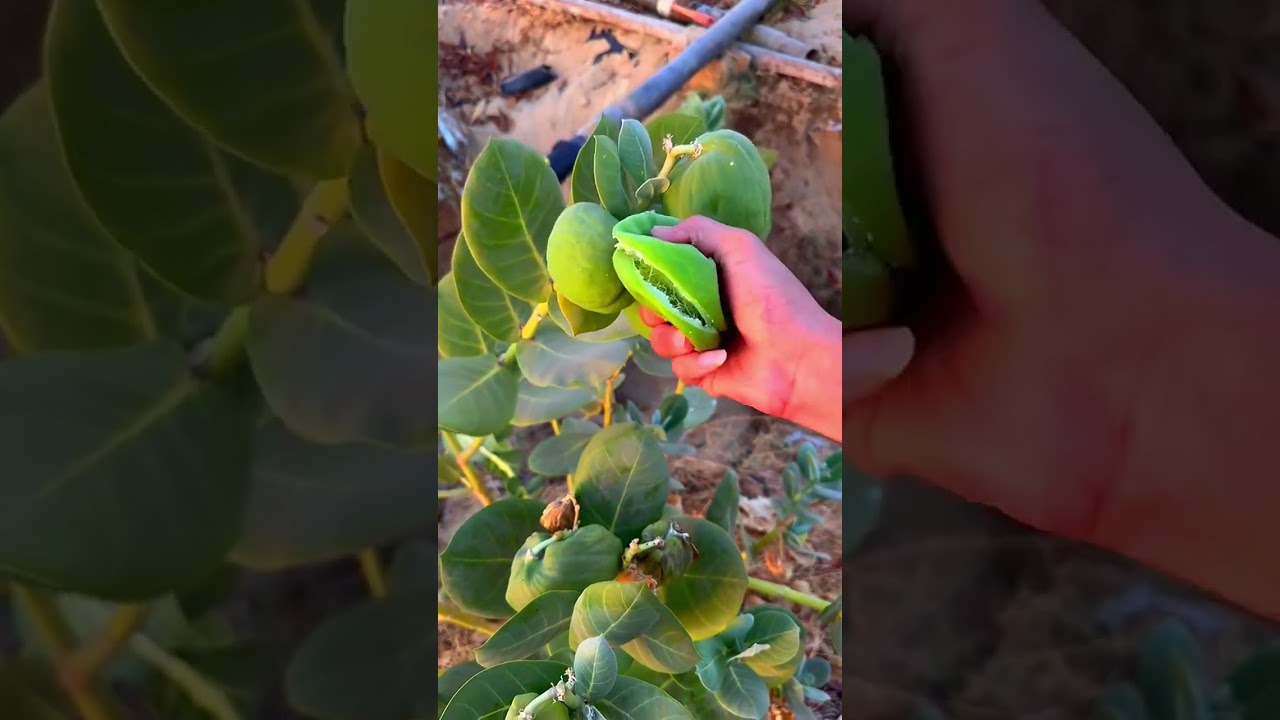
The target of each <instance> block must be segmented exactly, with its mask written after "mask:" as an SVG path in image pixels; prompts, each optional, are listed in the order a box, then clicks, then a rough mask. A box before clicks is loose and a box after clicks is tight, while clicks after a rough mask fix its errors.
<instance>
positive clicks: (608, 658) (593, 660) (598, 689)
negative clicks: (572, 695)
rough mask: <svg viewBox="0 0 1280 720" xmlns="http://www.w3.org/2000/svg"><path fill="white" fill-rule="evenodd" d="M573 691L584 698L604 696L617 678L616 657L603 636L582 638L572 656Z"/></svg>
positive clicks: (588, 699)
mask: <svg viewBox="0 0 1280 720" xmlns="http://www.w3.org/2000/svg"><path fill="white" fill-rule="evenodd" d="M573 675H574V678H575V680H576V681H577V682H576V683H575V685H574V691H575V692H576V693H577V694H578V695H581V696H582V697H583V698H584V699H585V700H587V701H591V700H592V699H594V698H598V697H605V696H607V695H608V693H609V691H610V690H612V689H613V684H614V683H615V682H617V680H618V657H617V655H615V654H614V652H613V648H611V647H609V643H608V642H606V641H605V639H604V638H603V637H593V638H587V639H586V640H583V641H582V642H581V643H580V644H579V645H578V650H577V652H576V653H574V656H573Z"/></svg>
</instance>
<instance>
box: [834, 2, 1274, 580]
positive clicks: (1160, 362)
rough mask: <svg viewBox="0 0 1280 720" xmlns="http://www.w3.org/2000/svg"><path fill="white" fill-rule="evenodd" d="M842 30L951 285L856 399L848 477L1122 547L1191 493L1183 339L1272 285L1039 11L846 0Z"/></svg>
mask: <svg viewBox="0 0 1280 720" xmlns="http://www.w3.org/2000/svg"><path fill="white" fill-rule="evenodd" d="M845 18H846V21H847V22H848V21H853V22H855V23H858V24H857V25H855V27H854V28H853V31H854V32H857V31H859V30H869V31H870V33H871V35H872V38H873V40H874V41H875V42H876V43H877V45H878V46H879V47H880V48H881V49H882V50H885V51H887V53H888V56H889V58H888V60H887V64H890V65H892V66H893V69H894V70H896V71H897V74H896V75H894V79H895V81H900V83H899V85H900V90H901V96H900V103H898V107H897V108H896V109H897V110H900V111H901V117H900V118H895V119H898V120H899V121H900V122H901V124H902V125H903V130H904V136H903V137H904V138H905V139H906V141H907V144H908V145H909V146H910V147H911V149H912V150H913V151H914V155H916V156H918V157H916V158H915V160H916V163H914V165H916V166H918V169H919V170H920V171H921V172H922V173H923V177H922V178H921V179H919V181H918V182H917V183H915V184H917V185H918V186H919V187H920V188H921V189H922V190H923V196H924V197H923V202H924V203H925V205H926V206H927V208H928V214H929V215H930V216H931V217H932V219H933V221H934V224H935V226H936V232H937V240H938V241H939V244H940V246H941V248H942V249H943V250H944V251H945V254H946V257H947V260H948V261H949V265H950V269H951V270H952V271H953V272H952V273H951V276H950V278H949V284H948V285H947V286H946V287H945V288H944V289H943V290H942V291H941V292H940V297H939V298H936V299H935V301H934V302H933V303H932V305H931V307H932V310H933V312H931V313H930V314H928V315H927V316H926V317H924V318H922V319H921V320H920V322H919V323H918V324H917V323H913V328H914V329H915V330H916V331H917V335H918V342H919V348H918V351H917V356H916V358H915V359H913V361H912V362H911V364H910V365H909V366H908V368H907V370H906V371H905V372H904V373H903V374H902V375H901V376H900V377H899V378H897V379H895V380H893V381H892V382H890V383H889V384H888V385H887V386H886V387H884V388H883V389H878V390H872V391H870V392H866V391H865V390H866V388H850V387H848V386H846V392H845V395H846V397H845V401H846V414H847V418H846V429H847V430H848V431H849V437H850V442H849V443H848V446H847V449H848V452H849V453H850V455H849V456H850V458H851V460H853V461H854V462H855V463H857V464H858V465H859V466H861V467H862V468H863V469H865V470H867V471H869V472H873V473H877V474H884V475H889V474H907V475H913V476H916V477H921V478H924V479H927V480H930V481H933V482H935V483H938V484H940V485H942V486H944V487H947V488H948V489H951V490H952V491H954V492H957V493H959V494H961V495H963V496H965V497H967V498H969V499H971V500H975V501H978V502H982V503H985V504H989V505H994V506H996V507H998V508H1000V509H1001V510H1003V511H1005V512H1007V513H1008V514H1010V515H1012V516H1013V517H1015V518H1018V519H1020V520H1022V521H1023V522H1026V523H1029V524H1031V525H1033V526H1036V527H1039V528H1041V529H1044V530H1047V531H1050V532H1054V533H1057V534H1061V535H1066V536H1069V537H1076V538H1082V539H1086V540H1092V541H1094V542H1098V543H1099V544H1102V545H1105V546H1108V547H1112V548H1113V549H1122V550H1124V549H1128V550H1130V551H1132V550H1133V544H1132V542H1131V540H1132V538H1134V537H1138V536H1141V535H1142V534H1143V533H1144V532H1145V531H1146V528H1143V527H1140V525H1141V524H1142V523H1143V522H1158V521H1167V520H1168V518H1167V517H1165V518H1163V520H1162V519H1161V518H1159V517H1158V516H1159V513H1156V512H1151V507H1150V503H1151V502H1152V498H1156V497H1161V498H1163V497H1168V496H1169V495H1170V494H1172V493H1173V492H1174V491H1173V490H1171V489H1170V488H1169V486H1168V484H1169V483H1170V481H1171V478H1173V477H1181V476H1183V475H1187V472H1186V471H1185V470H1181V471H1177V472H1174V471H1170V470H1171V469H1170V467H1169V464H1170V462H1171V461H1172V459H1173V458H1175V457H1182V458H1183V459H1185V457H1184V456H1181V455H1179V454H1176V453H1171V452H1168V449H1167V447H1166V448H1163V449H1161V448H1158V447H1157V446H1158V445H1160V443H1161V442H1162V440H1161V439H1163V442H1165V443H1166V444H1167V443H1168V442H1169V438H1176V437H1179V436H1186V434H1187V433H1186V426H1185V424H1184V425H1179V424H1178V423H1180V422H1183V420H1182V418H1181V414H1180V413H1176V412H1168V409H1169V408H1170V407H1171V406H1174V407H1176V405H1174V403H1173V401H1172V400H1171V398H1172V397H1180V396H1183V395H1184V392H1183V391H1184V388H1186V383H1185V380H1184V381H1182V383H1181V384H1179V381H1178V380H1174V379H1173V378H1175V377H1176V376H1177V375H1178V372H1177V370H1176V369H1175V368H1183V369H1184V370H1185V368H1186V367H1187V366H1194V365H1195V363H1193V362H1191V361H1189V360H1188V358H1189V357H1191V356H1189V355H1188V352H1189V346H1190V345H1194V344H1196V343H1195V342H1194V341H1192V340H1190V338H1194V337H1197V332H1199V331H1201V330H1204V329H1205V328H1211V327H1214V326H1215V325H1214V323H1218V324H1220V322H1221V316H1219V318H1218V319H1217V320H1215V319H1213V315H1214V314H1215V313H1219V314H1220V312H1219V311H1221V309H1222V308H1220V307H1218V308H1217V310H1210V309H1209V307H1210V306H1211V305H1213V306H1216V303H1209V302H1208V301H1207V298H1208V297H1219V296H1223V295H1226V294H1231V293H1233V292H1235V291H1233V290H1230V289H1228V288H1227V287H1226V283H1224V282H1223V280H1222V278H1223V277H1228V278H1234V280H1235V281H1236V282H1241V283H1242V284H1244V285H1246V286H1253V287H1261V286H1262V283H1264V282H1265V279H1261V278H1260V277H1259V274H1258V271H1257V270H1251V269H1250V268H1249V267H1241V265H1242V263H1241V261H1240V259H1241V258H1246V257H1254V256H1256V255H1257V253H1254V252H1252V251H1249V252H1245V251H1242V249H1241V248H1242V245H1241V242H1236V239H1237V238H1242V237H1251V236H1252V235H1251V233H1250V231H1249V230H1248V228H1246V227H1245V223H1243V221H1241V220H1240V219H1239V218H1237V217H1235V216H1234V215H1233V214H1232V213H1230V212H1229V211H1228V210H1227V209H1226V208H1225V206H1224V205H1223V204H1222V203H1221V202H1220V201H1219V200H1218V199H1217V198H1216V197H1214V196H1213V195H1212V193H1211V192H1210V191H1209V190H1208V189H1207V188H1206V187H1205V185H1204V183H1203V182H1202V181H1201V180H1200V179H1199V178H1198V177H1197V175H1196V173H1195V172H1194V170H1193V169H1192V168H1191V167H1190V165H1189V164H1188V162H1187V161H1186V160H1185V159H1184V158H1183V157H1182V156H1181V155H1180V154H1179V152H1178V151H1177V149H1176V148H1175V147H1174V146H1173V144H1172V143H1171V141H1170V140H1169V139H1168V138H1167V137H1166V136H1165V135H1164V134H1163V132H1162V131H1161V130H1160V128H1159V127H1157V126H1156V125H1155V123H1154V122H1153V121H1152V120H1151V119H1150V118H1149V117H1148V116H1147V114H1146V113H1145V111H1144V110H1143V109H1142V108H1141V107H1140V106H1139V105H1138V104H1137V102H1136V101H1135V100H1134V99H1133V98H1131V97H1130V96H1129V94H1128V93H1127V92H1126V91H1125V89H1124V88H1123V87H1122V86H1121V85H1120V84H1119V83H1118V82H1117V81H1116V80H1115V79H1114V78H1112V77H1111V76H1110V75H1109V74H1108V73H1107V72H1106V70H1105V69H1104V68H1103V67H1102V66H1101V65H1100V64H1099V63H1098V62H1097V61H1096V60H1094V58H1092V57H1091V56H1090V55H1089V54H1088V53H1087V52H1086V51H1085V50H1084V48H1083V47H1082V46H1080V45H1079V44H1078V43H1077V42H1076V41H1075V39H1074V38H1072V37H1071V36H1070V35H1069V34H1068V33H1067V31H1066V30H1065V29H1064V28H1062V27H1060V26H1059V25H1058V24H1057V23H1056V22H1055V21H1054V20H1053V18H1052V17H1050V16H1049V14H1048V13H1047V11H1046V10H1044V9H1043V8H1042V7H1041V6H1040V3H1037V2H1030V1H1027V0H973V1H972V2H965V3H957V2H952V1H951V0H896V1H894V0H848V1H846V2H845ZM891 97H895V95H894V94H893V93H891ZM896 150H899V151H901V150H903V148H896ZM900 157H905V155H903V154H901V153H900ZM911 169H913V164H912V163H907V164H906V165H905V166H904V167H903V170H908V171H909V170H911ZM913 180H914V179H913ZM907 184H908V185H911V184H912V183H911V182H908V183H907ZM1210 238H1212V240H1209V239H1210ZM1242 242H1245V243H1246V244H1247V243H1249V242H1252V241H1242ZM1247 264H1248V263H1247V261H1246V262H1245V263H1244V265H1247ZM1262 266H1265V264H1263V265H1262ZM1226 268H1232V269H1231V271H1230V272H1226V273H1224V269H1226ZM1246 276H1248V278H1249V279H1245V278H1246ZM1228 282H1230V281H1228ZM1271 282H1272V283H1273V284H1274V279H1272V281H1271ZM1205 332H1206V333H1209V332H1210V331H1207V330H1206V331H1205ZM1205 336H1207V335H1205ZM1214 336H1217V335H1214ZM859 338H860V334H855V335H852V336H850V338H849V339H848V340H847V341H846V350H845V362H846V363H849V362H856V361H857V357H858V350H857V346H858V343H859V342H860V339H859ZM1201 359H1205V358H1201ZM1213 364H1214V362H1213V361H1212V360H1210V361H1209V362H1203V363H1200V365H1201V367H1208V366H1211V365H1213ZM1184 374H1185V372H1184ZM1191 394H1192V393H1185V395H1187V396H1188V397H1185V398H1184V399H1185V400H1186V401H1187V404H1188V405H1189V404H1190V403H1192V402H1197V401H1198V399H1197V398H1191V397H1189V396H1190V395H1191ZM1201 394H1202V395H1203V393H1201ZM1158 408H1159V410H1158ZM1162 451H1163V454H1164V456H1165V458H1166V459H1163V460H1162V459H1159V458H1158V456H1159V455H1160V454H1161V452H1162ZM1218 462H1222V458H1218ZM1184 464H1185V465H1187V466H1188V467H1190V466H1191V463H1190V462H1187V463H1184ZM1191 482H1192V481H1191V480H1188V484H1190V483H1191ZM1161 483H1163V484H1164V487H1161ZM1200 486H1201V487H1199V488H1197V487H1192V486H1188V487H1183V488H1180V489H1179V490H1178V491H1177V492H1182V493H1184V494H1186V495H1187V497H1198V496H1197V495H1196V493H1200V495H1204V494H1206V492H1205V490H1204V489H1203V482H1200ZM1206 500H1208V498H1206ZM1203 506H1204V504H1202V507H1203ZM1122 518H1123V520H1122ZM1134 554H1137V555H1142V553H1134ZM1147 559H1150V558H1149V557H1148V558H1147ZM1182 571H1183V572H1188V571H1187V570H1186V568H1185V567H1184V568H1182Z"/></svg>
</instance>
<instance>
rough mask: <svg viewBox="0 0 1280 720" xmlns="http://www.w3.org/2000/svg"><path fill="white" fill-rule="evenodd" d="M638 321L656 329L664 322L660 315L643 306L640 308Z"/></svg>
mask: <svg viewBox="0 0 1280 720" xmlns="http://www.w3.org/2000/svg"><path fill="white" fill-rule="evenodd" d="M640 320H641V321H642V322H644V324H645V325H648V326H649V327H658V326H659V325H661V324H663V323H665V322H666V320H663V319H662V316H661V315H659V314H658V313H656V312H654V311H652V310H650V309H649V308H647V307H645V306H643V305H641V306H640Z"/></svg>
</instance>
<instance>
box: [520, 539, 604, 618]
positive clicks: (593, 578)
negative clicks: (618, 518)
mask: <svg viewBox="0 0 1280 720" xmlns="http://www.w3.org/2000/svg"><path fill="white" fill-rule="evenodd" d="M550 537H551V536H550V535H548V534H547V533H544V532H535V533H534V534H532V535H530V536H529V539H528V540H525V543H524V546H522V547H521V548H520V549H519V550H517V551H516V556H515V558H514V559H513V561H512V563H511V578H510V579H509V580H508V581H507V596H506V597H507V604H508V605H510V606H511V607H512V608H514V609H515V610H517V611H519V610H522V609H523V608H524V606H525V605H528V604H529V603H531V602H533V599H534V598H536V597H538V596H539V595H541V594H542V593H545V592H550V591H552V590H572V591H574V592H579V591H582V590H585V589H586V588H587V586H588V585H591V584H593V583H598V582H603V581H605V580H612V579H614V578H616V577H617V576H618V572H619V570H621V568H622V541H621V540H619V539H618V538H617V537H616V536H614V534H613V533H611V532H609V531H608V530H606V529H604V527H603V526H601V525H584V526H582V527H580V528H578V529H577V530H574V531H572V532H570V533H568V535H567V536H566V537H564V538H562V539H560V540H554V541H552V542H551V543H549V544H547V545H545V546H544V549H542V551H541V552H540V554H539V555H538V556H536V557H529V551H530V550H532V549H534V547H535V546H537V545H539V544H540V543H542V542H543V541H544V540H547V539H548V538H550Z"/></svg>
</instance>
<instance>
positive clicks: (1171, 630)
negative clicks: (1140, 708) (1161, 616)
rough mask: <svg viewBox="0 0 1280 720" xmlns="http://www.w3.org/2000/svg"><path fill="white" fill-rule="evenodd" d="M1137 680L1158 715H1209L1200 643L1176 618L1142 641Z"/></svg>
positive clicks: (1198, 719) (1202, 718)
mask: <svg viewBox="0 0 1280 720" xmlns="http://www.w3.org/2000/svg"><path fill="white" fill-rule="evenodd" d="M1138 684H1139V685H1140V686H1141V688H1142V692H1143V695H1144V696H1145V697H1146V699H1147V702H1148V703H1149V705H1150V706H1151V712H1152V715H1154V716H1155V717H1158V718H1168V719H1169V720H1207V718H1209V705H1208V699H1207V697H1206V694H1205V690H1204V667H1203V664H1202V659H1201V655H1200V646H1199V645H1198V644H1197V643H1196V640H1195V638H1194V637H1193V636H1192V635H1191V633H1190V631H1188V630H1187V628H1186V627H1185V626H1183V625H1182V624H1181V623H1180V622H1178V621H1176V620H1168V621H1166V622H1164V623H1161V625H1160V626H1158V627H1157V628H1156V629H1155V630H1154V631H1153V632H1152V633H1151V635H1149V636H1148V637H1147V639H1146V640H1145V641H1144V642H1143V645H1142V650H1141V652H1140V653H1139V656H1138Z"/></svg>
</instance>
